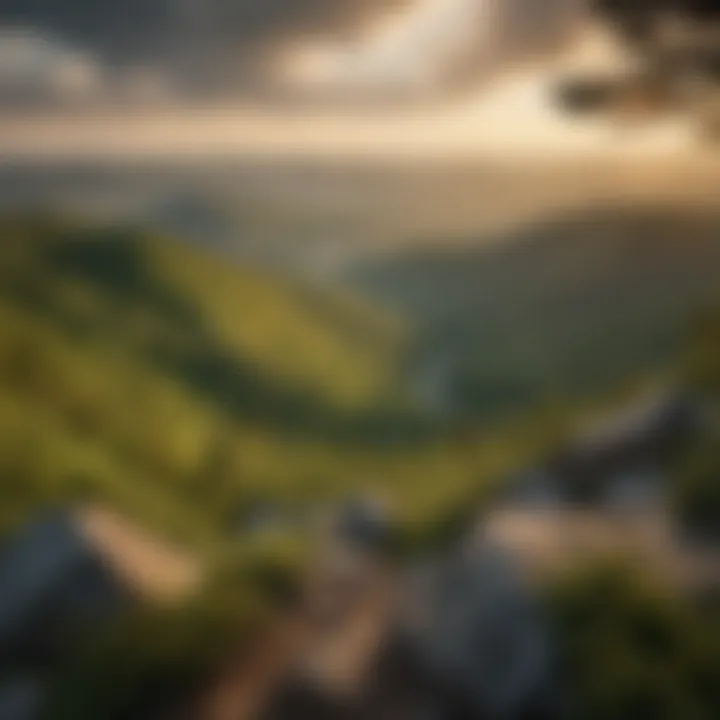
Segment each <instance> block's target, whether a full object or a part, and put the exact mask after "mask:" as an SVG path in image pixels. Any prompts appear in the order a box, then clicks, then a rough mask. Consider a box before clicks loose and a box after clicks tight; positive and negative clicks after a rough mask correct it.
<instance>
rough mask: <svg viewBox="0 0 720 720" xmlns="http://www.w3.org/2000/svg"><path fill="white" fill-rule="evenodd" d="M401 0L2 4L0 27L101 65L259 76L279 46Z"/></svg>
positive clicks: (353, 22) (343, 28)
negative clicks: (36, 36)
mask: <svg viewBox="0 0 720 720" xmlns="http://www.w3.org/2000/svg"><path fill="white" fill-rule="evenodd" d="M404 1H406V0H123V2H118V0H62V2H59V1H58V0H2V2H0V25H5V26H15V27H26V28H34V29H37V30H40V31H42V32H46V33H49V34H51V35H52V36H54V37H58V38H60V39H61V40H63V41H65V42H68V43H71V44H73V45H76V46H78V47H82V48H85V49H87V50H88V51H89V52H92V53H94V54H97V55H98V56H99V57H101V58H102V59H103V61H104V62H106V63H108V64H110V65H114V66H123V65H127V64H141V65H147V64H153V63H158V64H160V63H170V64H173V63H179V64H180V65H182V67H183V68H184V69H188V68H193V67H202V66H212V65H216V66H222V65H225V66H227V67H229V66H234V67H236V68H239V69H240V70H243V71H244V72H246V73H247V74H252V73H254V72H259V71H260V70H261V66H262V60H263V58H265V57H267V56H268V55H269V54H271V53H272V52H273V50H274V49H275V48H276V47H278V45H281V44H283V43H287V42H290V41H291V40H293V39H295V38H298V37H303V36H307V35H310V34H313V35H318V34H324V33H347V32H350V31H352V30H353V29H355V28H357V27H359V26H360V25H362V24H363V23H364V22H366V21H369V20H371V19H373V18H375V17H377V16H378V15H381V14H382V13H384V12H388V11H389V10H390V9H391V8H392V7H393V6H394V5H397V4H398V3H402V2H404Z"/></svg>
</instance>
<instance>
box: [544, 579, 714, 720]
mask: <svg viewBox="0 0 720 720" xmlns="http://www.w3.org/2000/svg"><path fill="white" fill-rule="evenodd" d="M551 597H552V600H551V608H552V610H553V614H554V617H555V622H556V631H557V633H558V636H559V637H560V638H562V655H561V658H560V666H559V674H558V683H559V686H560V687H561V688H563V690H562V692H563V695H564V696H565V699H566V704H565V710H564V715H565V716H566V717H568V718H570V719H572V720H575V719H578V720H579V719H580V718H583V720H586V719H587V720H594V719H597V720H608V719H609V718H613V720H625V719H627V720H637V718H648V720H649V719H650V718H652V719H653V720H665V719H667V720H686V719H687V718H693V719H697V720H701V719H707V720H711V719H712V718H715V717H717V715H718V712H720V692H719V691H718V690H719V688H720V616H719V615H718V608H717V607H711V608H705V609H700V608H697V607H694V606H693V605H692V604H690V603H689V602H688V601H687V600H684V599H682V598H680V597H677V596H675V595H674V594H671V593H669V592H668V591H667V589H666V588H661V587H658V586H654V585H653V584H652V583H651V582H650V581H648V580H646V579H645V578H643V577H642V576H641V575H640V574H639V571H638V570H637V569H636V568H629V567H628V568H625V567H617V566H596V567H591V568H588V569H586V570H584V571H581V572H579V573H578V574H577V575H575V576H571V577H569V578H565V579H564V580H563V581H562V582H560V583H559V584H558V585H557V586H556V587H555V588H554V589H553V592H552V593H551Z"/></svg>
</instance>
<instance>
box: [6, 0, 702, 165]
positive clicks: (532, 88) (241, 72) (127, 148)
mask: <svg viewBox="0 0 720 720" xmlns="http://www.w3.org/2000/svg"><path fill="white" fill-rule="evenodd" d="M583 2H584V0H151V1H149V2H148V0H146V2H145V3H143V4H140V3H139V2H138V3H136V2H135V0H131V1H130V2H129V3H128V4H127V5H124V6H123V12H122V17H120V15H117V12H118V7H119V4H117V3H114V2H113V3H109V2H108V0H92V2H90V0H66V1H65V2H63V3H58V2H53V0H1V2H0V101H1V100H2V98H3V97H5V99H6V100H7V99H8V98H11V99H12V100H13V101H14V103H15V104H14V105H13V103H10V105H12V107H13V112H9V113H5V115H4V116H3V113H2V112H1V111H0V158H5V159H11V158H12V159H16V160H17V159H28V158H41V159H45V160H48V159H51V160H53V159H54V160H58V159H60V160H66V159H75V158H111V159H113V160H115V161H121V160H127V159H130V160H133V159H137V158H148V157H149V158H157V157H163V158H173V157H177V158H181V159H187V158H188V157H192V156H220V157H224V156H238V157H246V156H265V157H277V156H280V157H286V156H291V157H297V156H303V157H305V156H311V157H322V158H326V159H327V158H330V159H340V160H345V159H348V158H364V159H368V158H379V159H382V158H424V159H437V158H461V159H462V158H468V157H477V158H485V159H487V158H491V159H502V160H505V161H511V160H513V159H520V160H527V159H531V158H537V159H541V160H553V159H557V158H561V157H572V158H577V157H588V158H591V157H592V158H607V157H609V156H626V155H641V156H643V155H645V156H662V157H674V156H676V155H680V154H683V153H685V154H686V153H688V152H691V148H692V145H693V143H692V138H691V131H690V128H689V127H688V126H687V123H683V122H681V121H677V120H675V119H672V118H670V119H665V120H662V119H661V120H658V121H657V122H654V123H653V124H652V125H651V126H649V127H644V128H643V130H642V132H637V133H635V132H633V131H632V129H627V128H625V129H620V128H618V126H617V124H614V123H612V122H605V121H602V120H600V121H588V120H585V119H583V120H582V121H579V120H573V119H571V118H569V117H567V116H565V115H564V114H563V113H562V112H561V111H560V110H559V109H558V108H557V107H555V106H554V104H553V102H552V89H553V83H555V82H556V81H557V80H558V79H559V78H562V77H563V75H564V73H566V72H571V71H572V72H577V71H578V70H579V69H586V70H590V71H592V70H593V69H598V68H600V69H603V68H604V69H605V70H607V69H608V68H615V67H617V66H618V65H622V63H623V62H624V59H623V52H622V48H621V47H620V46H619V45H618V44H617V42H614V38H613V37H612V36H611V35H610V34H609V33H607V32H603V31H602V30H601V29H598V28H597V27H595V26H591V25H590V24H589V23H588V21H587V15H586V13H585V11H584V5H583ZM90 6H92V10H89V9H88V8H89V7H90ZM142 18H144V20H142ZM191 21H193V22H191ZM141 24H142V27H140V25H141ZM208 46H211V48H212V50H211V51H210V50H208V49H207V47H208ZM189 66H192V70H193V72H196V73H197V74H193V72H191V71H190V70H188V67H189ZM228 68H232V72H230V70H229V69H228ZM178 69H184V72H179V76H180V77H182V79H183V83H185V82H186V81H187V78H193V77H202V74H203V72H207V73H210V74H211V75H212V76H213V77H216V76H218V77H222V78H223V82H222V83H218V87H220V86H222V93H221V94H220V95H218V96H213V97H212V98H211V99H209V98H208V97H203V98H201V100H200V101H198V99H197V97H195V96H194V94H193V89H192V88H191V87H189V86H188V85H186V84H183V85H181V86H173V84H172V83H173V81H172V77H173V72H176V71H178ZM185 71H186V72H185ZM229 79H231V81H229ZM228 82H229V84H226V83H228ZM23 83H24V84H23ZM457 83H459V86H460V87H461V88H462V91H461V92H457V93H445V92H444V91H445V90H446V89H447V88H448V87H453V86H455V85H456V84H457ZM263 85H265V86H268V87H269V86H272V88H273V89H274V91H275V93H276V94H275V95H273V98H274V99H275V100H276V99H277V93H278V92H280V94H281V96H283V97H284V99H287V98H292V99H293V100H294V101H295V100H298V99H301V100H302V102H300V103H294V104H293V106H292V108H289V107H288V105H287V103H285V102H283V103H277V102H275V101H273V102H267V101H265V102H261V103H258V102H257V98H256V97H255V96H254V95H253V94H252V93H251V92H250V93H248V88H255V89H256V88H257V87H259V86H263ZM228 88H229V90H228ZM30 90H32V92H30ZM33 92H34V93H35V95H34V96H33ZM3 93H4V95H3ZM28 97H30V100H31V101H32V100H37V99H38V97H40V99H42V100H43V104H41V107H42V108H43V112H40V113H38V112H37V111H35V112H32V113H24V112H22V111H20V112H18V107H20V108H21V109H22V108H23V107H24V105H23V103H24V102H26V101H27V100H28ZM250 98H252V99H253V101H252V102H250ZM378 98H379V99H381V100H383V101H386V100H387V99H390V100H392V101H393V102H390V103H386V102H385V103H384V104H383V103H381V104H380V105H378V104H377V103H374V102H369V103H368V105H367V106H364V105H363V101H365V100H367V101H371V100H372V101H376V100H377V99H378ZM349 99H350V100H352V101H353V102H351V103H348V102H347V101H348V100H349ZM320 100H322V102H320ZM407 101H412V102H407ZM0 104H1V103H0ZM29 104H30V106H32V105H33V103H32V102H30V103H29Z"/></svg>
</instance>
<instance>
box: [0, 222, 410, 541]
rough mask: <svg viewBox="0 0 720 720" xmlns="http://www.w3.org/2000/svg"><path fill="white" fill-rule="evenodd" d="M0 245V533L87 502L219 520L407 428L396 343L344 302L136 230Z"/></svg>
mask: <svg viewBox="0 0 720 720" xmlns="http://www.w3.org/2000/svg"><path fill="white" fill-rule="evenodd" d="M0 237H1V238H2V242H1V244H0V473H1V474H2V477H3V481H4V483H5V486H6V493H4V495H3V508H2V511H0V515H1V517H0V522H1V523H2V524H8V523H12V522H13V521H15V520H16V519H18V518H21V517H24V516H25V514H26V513H27V512H29V511H30V510H33V509H36V508H37V507H38V506H41V505H45V504H51V503H55V502H62V501H65V500H67V499H71V498H77V497H85V496H88V495H89V496H92V497H98V496H99V497H101V498H103V499H108V498H109V499H110V500H112V501H113V502H114V503H115V504H120V505H123V506H125V507H127V508H129V509H130V510H131V511H133V512H135V511H136V510H137V513H139V514H140V515H141V516H147V515H154V516H155V518H156V519H159V520H161V521H162V522H165V521H167V523H166V524H167V525H168V527H170V526H172V525H173V524H175V525H177V526H183V527H185V528H187V527H189V526H190V525H192V524H193V523H195V522H196V521H197V520H198V519H202V520H203V521H208V520H210V519H211V518H212V519H214V520H213V521H216V520H217V519H218V518H219V517H221V516H229V515H231V513H232V512H233V510H234V509H235V507H236V506H237V505H239V504H240V503H241V502H242V499H243V497H250V496H252V495H253V494H254V493H259V492H263V493H272V492H274V491H276V492H280V491H281V490H282V491H283V492H288V493H289V494H291V495H292V494H293V493H295V494H301V493H303V492H307V493H312V492H313V489H314V488H315V489H316V488H317V487H318V486H319V485H322V483H330V482H331V479H332V477H333V476H334V475H337V474H338V467H339V464H342V463H347V457H348V454H349V453H350V452H351V448H352V447H354V446H355V445H362V444H364V443H371V444H372V443H374V442H376V441H379V440H380V439H382V437H383V435H384V431H383V429H382V428H383V427H384V425H383V423H387V422H389V421H390V422H392V423H393V424H394V425H396V424H397V422H400V423H401V424H402V420H398V418H401V419H402V418H407V419H408V422H409V423H412V422H413V419H412V417H411V413H410V411H409V404H408V403H407V401H406V399H405V398H403V397H402V383H401V382H400V380H399V373H400V372H401V366H402V358H403V343H404V340H403V337H402V333H401V331H400V329H399V328H398V327H397V325H396V324H394V323H393V322H392V321H390V320H389V319H388V318H386V317H384V316H383V315H382V314H381V313H379V312H378V311H376V310H374V309H371V308H369V307H366V306H364V305H362V304H361V303H359V302H358V301H356V300H354V299H352V298H347V297H343V296H339V295H337V294H332V293H329V292H327V293H326V292H321V291H319V290H315V289H312V288H307V287H304V286H301V285H299V284H296V283H293V282H291V281H290V280H287V279H280V278H269V277H266V276H264V275H263V274H262V273H259V272H256V271H254V270H249V269H242V268H238V267H235V266H234V265H230V264H228V263H225V262H223V261H222V260H221V259H219V258H217V257H214V256H212V255H204V254H202V253H201V252H198V251H196V250H193V249H191V248H190V247H187V246H185V245H183V244H182V243H179V242H177V241H169V240H163V239H160V238H154V237H147V236H144V235H143V234H142V233H140V232H136V231H132V230H117V229H106V228H91V227H85V226H83V225H82V224H78V223H72V222H63V221H60V220H56V219H53V220H48V219H34V220H28V219H17V218H5V219H4V220H2V221H1V222H0ZM200 508H204V509H205V510H206V511H207V512H205V513H202V512H198V509H200ZM137 513H135V514H137Z"/></svg>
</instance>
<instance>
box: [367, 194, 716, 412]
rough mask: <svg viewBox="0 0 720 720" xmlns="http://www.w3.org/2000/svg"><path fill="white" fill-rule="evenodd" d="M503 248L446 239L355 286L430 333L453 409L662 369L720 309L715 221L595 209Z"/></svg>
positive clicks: (490, 407) (685, 211)
mask: <svg viewBox="0 0 720 720" xmlns="http://www.w3.org/2000/svg"><path fill="white" fill-rule="evenodd" d="M496 240H497V242H496V243H494V244H492V245H491V246H490V249H488V247H487V244H485V246H484V248H482V249H478V248H472V247H469V248H468V247H467V245H466V246H465V247H460V248H458V247H457V243H453V247H454V249H452V250H450V249H446V248H443V240H442V239H438V241H437V242H436V243H435V244H434V247H433V249H430V250H423V251H417V252H412V251H409V252H404V253H401V254H396V255H394V256H391V257H389V258H384V259H381V260H379V261H376V262H374V263H372V264H369V265H366V266H364V267H362V268H360V269H358V270H357V271H356V272H355V274H354V277H353V280H354V282H356V283H357V284H358V285H359V286H360V287H361V288H362V289H363V290H365V291H366V292H369V293H370V294H371V295H373V296H375V297H376V298H380V299H382V300H383V301H386V302H388V303H391V304H392V305H393V306H394V307H395V309H396V310H398V309H399V310H400V311H402V312H404V313H405V315H406V317H407V318H408V320H409V321H410V322H412V323H414V324H415V325H416V326H417V327H418V328H419V331H420V334H421V335H423V336H424V338H425V346H424V347H426V348H427V350H426V351H425V356H426V362H432V361H433V358H434V357H435V355H436V354H437V348H442V349H443V352H444V353H445V354H446V355H447V356H448V357H447V358H445V363H446V364H447V365H450V366H452V368H453V371H454V374H453V381H454V388H453V393H454V396H455V399H456V402H458V403H459V404H463V405H464V406H466V407H470V408H471V409H473V410H474V411H476V412H480V413H483V414H486V415H493V414H495V413H497V412H498V411H500V410H506V409H508V408H512V407H518V406H522V405H525V404H527V403H528V402H529V401H531V400H540V399H546V398H547V397H548V396H557V395H561V396H562V395H570V396H576V395H577V394H578V393H585V392H593V391H596V390H599V389H601V388H603V387H607V386H612V384H613V383H615V382H617V381H618V380H620V379H622V378H625V377H626V376H631V375H632V374H633V373H635V372H639V371H646V370H647V368H648V367H657V366H658V365H660V364H662V362H663V361H664V360H665V359H666V358H667V357H669V353H670V352H671V350H672V348H673V345H674V343H675V341H676V340H677V335H678V333H679V332H680V328H682V327H683V325H684V323H685V321H686V320H687V318H688V316H691V315H692V314H693V313H694V312H695V311H696V310H697V309H698V308H702V307H704V306H705V305H707V304H711V303H713V302H714V301H717V299H718V298H719V297H720V283H718V272H719V271H720V215H718V214H717V213H716V212H715V211H711V210H700V209H697V208H696V209H691V208H657V207H646V208H642V207H638V208H629V207H606V208H602V207H594V208H591V209H589V210H587V211H583V212H575V213H572V214H570V215H562V216H560V217H555V218H550V219H548V220H547V221H545V222H542V223H538V224H535V225H533V226H530V227H528V228H527V229H525V230H522V231H520V232H517V233H514V234H512V235H511V236H508V237H500V238H497V239H496ZM421 350H422V348H421ZM421 355H422V353H421ZM448 358H449V359H448Z"/></svg>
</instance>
